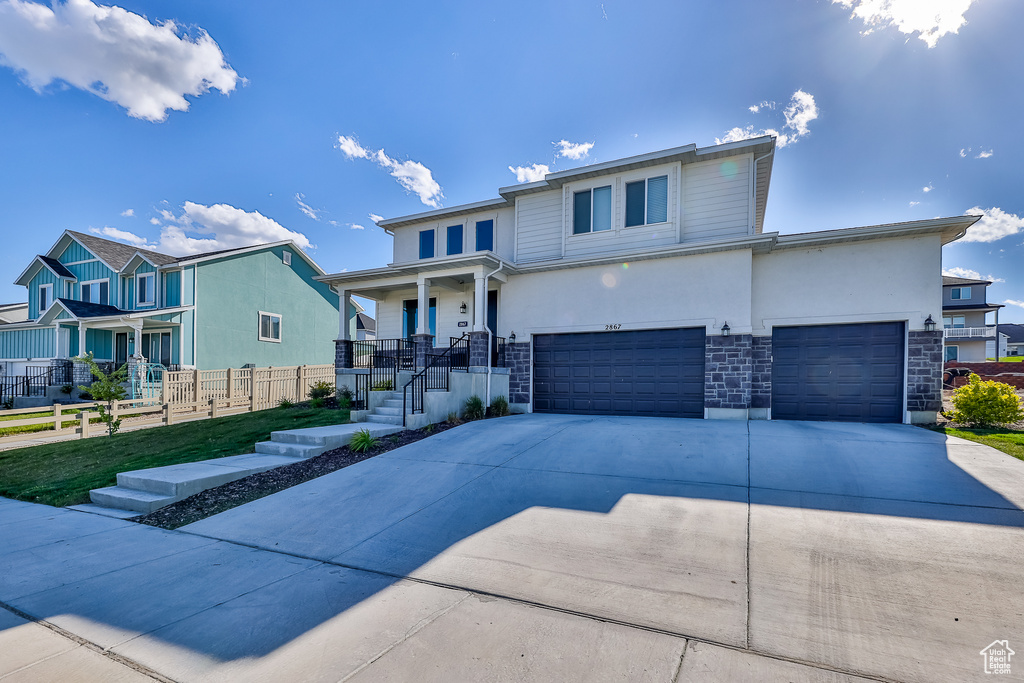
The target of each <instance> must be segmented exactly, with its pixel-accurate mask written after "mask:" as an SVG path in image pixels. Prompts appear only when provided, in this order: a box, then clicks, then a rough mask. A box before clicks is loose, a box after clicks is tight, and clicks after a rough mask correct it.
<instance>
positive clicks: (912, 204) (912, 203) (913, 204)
mask: <svg viewBox="0 0 1024 683" xmlns="http://www.w3.org/2000/svg"><path fill="white" fill-rule="evenodd" d="M920 203H921V202H910V205H911V206H917V205H918V204H920Z"/></svg>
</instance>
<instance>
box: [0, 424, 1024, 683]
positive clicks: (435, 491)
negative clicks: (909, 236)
mask: <svg viewBox="0 0 1024 683" xmlns="http://www.w3.org/2000/svg"><path fill="white" fill-rule="evenodd" d="M1021 507H1024V463H1021V462H1019V461H1017V460H1014V459H1013V458H1010V457H1009V456H1006V455H1005V454H1002V453H999V452H996V451H993V450H992V449H989V448H986V447H983V446H978V445H975V444H970V443H967V442H962V441H960V440H955V439H948V440H947V439H946V438H945V437H943V436H941V435H938V434H935V433H931V432H927V431H924V430H920V429H916V428H912V427H902V426H865V425H829V424H812V423H784V422H772V423H749V424H747V423H734V422H713V421H696V420H694V421H683V420H659V419H643V418H632V419H628V418H599V419H594V418H575V417H565V416H517V417H511V418H505V419H502V420H490V421H486V422H480V423H472V424H469V425H465V426H463V427H460V428H458V429H454V430H449V431H447V432H444V433H442V434H439V435H437V436H435V437H432V438H430V439H427V440H424V441H421V442H418V443H415V444H411V445H409V446H406V447H404V448H401V449H398V450H396V451H392V452H390V453H387V454H385V455H383V456H378V457H377V458H374V459H372V460H369V461H365V462H362V463H359V464H357V465H353V466H352V467H349V468H346V469H343V470H340V471H338V472H335V473H333V474H330V475H327V476H325V477H321V478H319V479H317V480H314V481H310V482H307V483H306V484H302V485H300V486H297V487H293V488H292V489H288V490H287V491H284V492H281V493H279V494H275V495H273V496H270V497H267V498H264V499H261V500H259V501H255V502H253V503H250V504H249V505H245V506H242V507H239V508H236V509H234V510H231V511H228V512H226V513H223V514H221V515H217V516H215V517H212V518H210V519H207V520H204V521H202V522H198V523H196V524H192V525H190V526H188V527H185V528H184V529H183V530H181V531H178V532H167V531H162V530H159V529H153V528H149V527H141V526H139V525H135V524H132V523H130V522H124V521H121V520H115V519H106V518H103V517H97V516H94V515H87V514H82V513H79V512H75V511H70V510H54V509H53V508H46V507H43V506H36V505H29V504H25V503H18V502H14V501H3V500H0V604H2V605H7V606H10V607H11V608H13V609H16V610H19V611H20V612H21V613H23V614H24V615H30V616H31V617H32V618H34V619H38V620H42V621H43V622H44V623H45V626H43V625H39V624H35V626H37V627H38V628H47V630H48V631H50V632H51V633H54V631H53V630H52V629H53V628H54V627H55V628H59V629H63V630H64V631H65V632H67V633H70V634H74V637H75V638H78V639H81V640H82V641H84V642H86V643H88V646H87V647H88V648H89V649H90V651H91V652H99V653H102V654H101V656H103V657H104V658H106V659H108V660H110V661H111V662H113V663H114V664H117V665H119V666H120V665H123V664H124V663H128V664H129V665H130V666H131V667H133V669H132V670H133V671H142V672H146V671H149V672H154V673H158V674H159V675H161V676H165V677H167V678H170V679H173V680H182V681H185V680H189V681H191V680H210V681H213V680H217V681H220V680H253V679H263V680H306V679H312V680H332V681H338V680H408V679H416V680H427V681H430V680H438V681H442V680H444V681H448V680H508V681H519V680H538V681H547V680H565V681H573V680H580V681H583V680H587V681H590V680H598V681H600V680H651V681H734V680H790V681H825V680H827V681H854V680H877V679H883V680H900V681H936V680H973V679H979V680H982V679H984V674H983V662H982V657H981V656H980V654H979V653H980V650H981V649H982V648H984V647H985V646H987V645H988V644H989V643H991V642H992V641H993V640H997V639H999V640H1003V639H1007V640H1009V642H1010V646H1011V647H1012V648H1015V649H1018V651H1019V645H1018V644H1019V643H1024V597H1022V596H1021V592H1020V591H1019V590H1018V589H1017V587H1018V586H1020V585H1021V582H1022V579H1024V531H1022V529H1024V512H1022V511H1021ZM0 612H2V610H0ZM19 623H20V626H18V627H16V628H15V629H10V628H8V629H7V630H0V672H3V671H4V669H3V668H2V667H3V666H4V665H5V664H4V663H3V660H4V659H5V658H6V657H7V656H8V655H6V654H5V653H6V652H7V649H6V648H3V647H2V644H3V642H4V641H3V640H2V639H3V638H4V637H5V636H7V634H8V633H9V632H10V631H12V630H15V631H16V630H17V628H24V627H25V626H26V624H24V623H21V622H19ZM3 628H4V627H3V626H0V629H3ZM30 639H31V638H30ZM76 642H77V641H76ZM46 661H48V660H47V659H46V658H45V656H43V655H40V657H39V658H38V659H37V660H36V662H37V663H34V664H33V663H31V662H30V663H28V664H24V663H22V664H20V666H29V667H30V668H29V669H23V671H24V672H28V673H27V674H26V675H25V676H24V677H25V678H32V675H31V672H32V668H33V667H35V666H43V665H44V664H45V662H46ZM1020 671H1021V672H1024V665H1022V666H1021V668H1020ZM1014 673H1015V674H1017V675H1018V676H1019V672H1018V670H1016V668H1015V672H1014ZM2 675H3V673H0V676H2ZM858 677H859V678H858ZM80 678H82V679H84V680H93V679H90V678H88V677H80ZM1010 678H1011V679H1012V677H1010ZM68 680H74V677H71V678H69V679H68Z"/></svg>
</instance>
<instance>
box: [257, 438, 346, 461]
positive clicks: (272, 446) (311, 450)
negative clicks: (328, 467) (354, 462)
mask: <svg viewBox="0 0 1024 683" xmlns="http://www.w3.org/2000/svg"><path fill="white" fill-rule="evenodd" d="M327 450H330V448H329V447H328V446H324V445H318V444H301V443H284V442H280V441H261V442H260V443H258V444H256V452H257V453H265V454H266V455H283V456H287V457H289V458H297V459H300V460H306V459H308V458H313V457H316V456H318V455H320V454H321V453H323V452H324V451H327Z"/></svg>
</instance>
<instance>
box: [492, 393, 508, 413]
mask: <svg viewBox="0 0 1024 683" xmlns="http://www.w3.org/2000/svg"><path fill="white" fill-rule="evenodd" d="M510 414H511V411H510V410H509V409H508V399H507V398H505V397H504V396H495V397H494V400H493V401H491V417H505V416H506V415H510Z"/></svg>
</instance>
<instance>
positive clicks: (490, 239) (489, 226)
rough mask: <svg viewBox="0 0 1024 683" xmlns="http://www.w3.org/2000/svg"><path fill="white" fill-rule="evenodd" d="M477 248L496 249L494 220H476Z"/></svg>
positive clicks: (480, 249) (482, 249)
mask: <svg viewBox="0 0 1024 683" xmlns="http://www.w3.org/2000/svg"><path fill="white" fill-rule="evenodd" d="M476 250H477V251H494V220H493V219H490V218H488V219H487V220H486V221H477V222H476Z"/></svg>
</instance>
